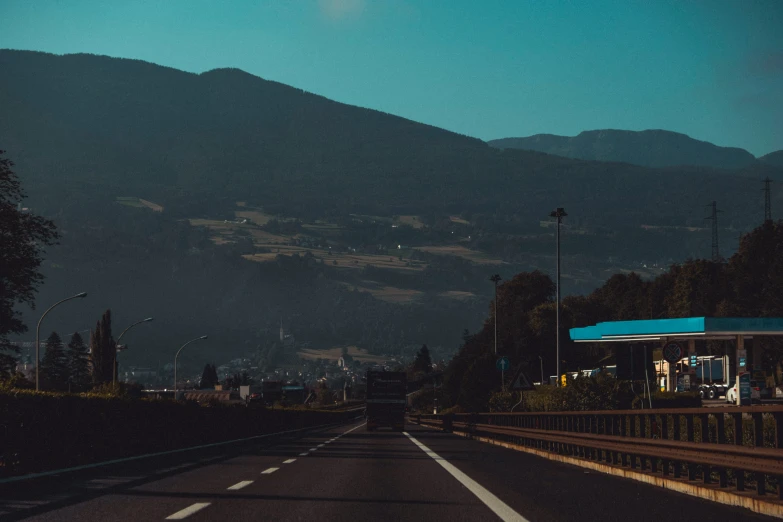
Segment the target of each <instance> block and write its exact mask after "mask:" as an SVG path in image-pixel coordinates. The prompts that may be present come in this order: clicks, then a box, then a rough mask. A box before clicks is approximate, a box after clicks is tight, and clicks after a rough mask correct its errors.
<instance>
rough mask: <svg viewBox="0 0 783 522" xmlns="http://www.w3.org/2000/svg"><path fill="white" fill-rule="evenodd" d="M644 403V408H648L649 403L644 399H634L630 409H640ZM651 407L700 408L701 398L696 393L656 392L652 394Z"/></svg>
mask: <svg viewBox="0 0 783 522" xmlns="http://www.w3.org/2000/svg"><path fill="white" fill-rule="evenodd" d="M642 402H644V408H648V407H649V402H648V400H647V398H646V397H645V398H644V399H642V398H641V397H635V398H634V400H633V403H632V405H631V406H632V408H634V409H636V408H640V407H642V406H641V403H642ZM652 407H653V408H700V407H701V397H699V393H698V392H679V393H675V392H664V391H656V392H653V394H652Z"/></svg>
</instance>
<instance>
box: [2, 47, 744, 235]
mask: <svg viewBox="0 0 783 522" xmlns="http://www.w3.org/2000/svg"><path fill="white" fill-rule="evenodd" d="M0 69H1V70H2V71H3V73H4V74H3V75H1V76H0V106H3V107H4V108H7V110H6V111H5V113H4V115H3V116H4V117H3V118H2V119H0V143H2V145H3V148H5V149H6V150H8V151H9V153H10V154H11V155H12V156H13V157H14V160H15V161H16V163H17V164H18V165H19V170H20V172H23V173H24V175H25V180H24V181H25V183H26V186H27V187H28V190H30V192H31V194H39V195H41V197H42V198H43V199H46V198H45V196H46V194H52V193H54V194H56V195H57V197H58V198H59V197H62V196H63V195H64V194H70V193H72V192H73V191H74V190H78V191H79V192H82V191H83V190H84V189H85V188H88V190H89V191H91V193H93V194H96V195H99V194H100V195H101V196H102V197H109V198H111V199H113V198H114V197H115V196H122V195H126V194H133V195H136V196H138V197H141V198H144V199H148V200H150V201H156V202H158V203H160V204H161V205H163V206H164V207H166V208H167V209H169V211H170V212H172V213H174V214H176V215H180V216H181V217H188V218H191V217H197V214H201V215H206V214H207V213H209V212H214V211H226V210H232V209H233V202H234V201H236V200H238V199H243V200H248V201H249V202H251V203H253V204H256V205H259V206H264V207H265V208H273V207H275V209H277V210H279V209H283V210H284V211H285V212H288V213H290V214H293V215H300V216H301V215H304V214H310V215H311V217H318V216H321V215H323V214H324V213H326V212H332V213H335V212H336V213H345V214H347V213H352V212H353V213H366V214H373V215H390V214H422V213H447V212H448V213H461V212H473V213H476V212H478V213H485V212H492V213H494V212H501V213H509V212H513V213H515V214H519V215H520V217H522V218H524V219H527V220H530V221H531V222H532V223H536V224H537V222H538V220H539V219H540V218H541V217H542V216H546V215H547V214H548V212H549V211H550V210H551V208H552V207H553V206H555V205H557V204H560V205H565V206H568V207H571V208H572V209H573V211H574V215H579V216H580V219H581V220H583V222H584V223H589V224H593V225H596V226H605V225H610V224H611V223H613V222H615V221H616V219H617V218H618V217H619V216H622V217H623V220H624V221H626V222H630V223H641V222H646V221H648V220H649V219H650V216H651V215H655V216H656V220H657V221H658V222H659V223H660V224H668V223H669V222H672V221H680V222H681V221H682V220H683V219H684V218H685V217H686V216H687V215H688V214H689V212H683V209H684V208H685V207H690V206H691V205H692V202H693V201H694V198H696V199H697V200H698V201H700V202H701V201H704V202H707V201H711V200H713V199H716V200H719V201H722V200H727V199H728V196H729V195H731V199H732V201H734V202H736V203H735V204H736V205H737V207H738V208H737V215H748V214H749V213H750V212H749V211H750V210H751V208H752V206H753V205H755V204H756V203H757V202H756V201H755V200H756V199H757V197H756V196H757V194H756V190H755V187H752V190H751V187H749V186H747V183H746V182H745V180H744V179H743V176H748V175H750V176H753V177H756V176H757V175H758V173H757V172H750V173H748V172H742V171H736V172H723V171H715V170H710V169H706V168H683V169H675V170H671V169H668V170H665V171H654V170H649V169H645V168H643V167H630V166H628V165H618V164H609V163H595V162H585V161H578V160H569V159H565V158H557V157H552V156H547V155H543V154H540V153H537V152H529V151H517V150H505V151H502V150H498V149H495V148H492V147H489V146H488V145H486V144H485V143H484V142H481V141H480V140H477V139H473V138H469V137H465V136H461V135H457V134H454V133H451V132H447V131H444V130H441V129H437V128H434V127H431V126H428V125H422V124H419V123H415V122H412V121H410V120H405V119H403V118H398V117H396V116H391V115H388V114H384V113H380V112H377V111H372V110H367V109H361V108H358V107H352V106H349V105H345V104H341V103H336V102H333V101H330V100H328V99H325V98H323V97H320V96H316V95H313V94H309V93H306V92H303V91H301V90H299V89H294V88H291V87H287V86H285V85H282V84H279V83H275V82H271V81H267V80H263V79H261V78H258V77H255V76H252V75H250V74H247V73H244V72H242V71H239V70H234V69H219V70H214V71H210V72H207V73H203V74H190V73H185V72H182V71H177V70H174V69H170V68H166V67H160V66H156V65H152V64H149V63H144V62H140V61H134V60H125V59H115V58H108V57H103V56H93V55H65V56H55V55H50V54H44V53H33V52H24V51H0ZM520 201H524V202H525V204H524V205H523V206H521V207H520V205H519V202H520ZM608 202H611V203H612V204H611V206H610V207H607V206H606V203H608ZM229 204H230V205H231V206H230V207H229V206H228V205H229ZM53 210H58V209H53ZM750 219H751V220H752V217H751V218H750Z"/></svg>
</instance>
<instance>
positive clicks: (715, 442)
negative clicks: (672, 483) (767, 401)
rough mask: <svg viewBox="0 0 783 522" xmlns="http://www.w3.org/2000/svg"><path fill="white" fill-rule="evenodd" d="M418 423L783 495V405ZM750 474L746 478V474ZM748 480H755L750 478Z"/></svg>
mask: <svg viewBox="0 0 783 522" xmlns="http://www.w3.org/2000/svg"><path fill="white" fill-rule="evenodd" d="M412 418H413V419H415V420H417V421H418V422H419V424H422V425H428V426H432V427H436V428H440V429H442V430H444V431H455V432H461V433H464V434H466V435H468V436H472V437H483V438H488V439H492V440H497V441H501V442H507V443H511V444H516V445H520V446H525V447H529V448H535V449H538V450H541V451H547V452H552V453H557V454H561V455H567V456H571V457H575V458H580V459H586V460H592V461H596V462H600V463H603V464H606V465H611V466H617V467H630V468H631V469H634V470H638V471H642V472H648V473H655V474H658V473H660V474H662V475H663V476H664V477H670V478H671V477H674V478H675V479H682V480H689V481H696V480H701V481H702V482H703V483H704V484H715V485H716V486H718V487H720V488H728V487H730V486H734V487H735V488H736V490H737V491H745V488H746V485H750V484H752V483H755V493H756V494H757V495H767V494H768V493H769V492H772V491H776V492H777V497H778V499H783V487H781V486H782V484H783V406H749V407H741V408H731V409H723V408H683V409H659V410H618V411H611V410H609V411H579V412H547V413H472V414H464V413H463V414H445V415H414V416H412ZM748 475H749V477H748ZM748 478H750V480H747V479H748Z"/></svg>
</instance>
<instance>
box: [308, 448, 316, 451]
mask: <svg viewBox="0 0 783 522" xmlns="http://www.w3.org/2000/svg"><path fill="white" fill-rule="evenodd" d="M316 450H317V448H310V449H309V450H307V451H316Z"/></svg>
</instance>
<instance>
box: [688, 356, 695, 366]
mask: <svg viewBox="0 0 783 522" xmlns="http://www.w3.org/2000/svg"><path fill="white" fill-rule="evenodd" d="M688 366H692V367H694V368H695V367H696V354H695V353H694V354H692V355H691V356H690V360H689V362H688Z"/></svg>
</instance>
